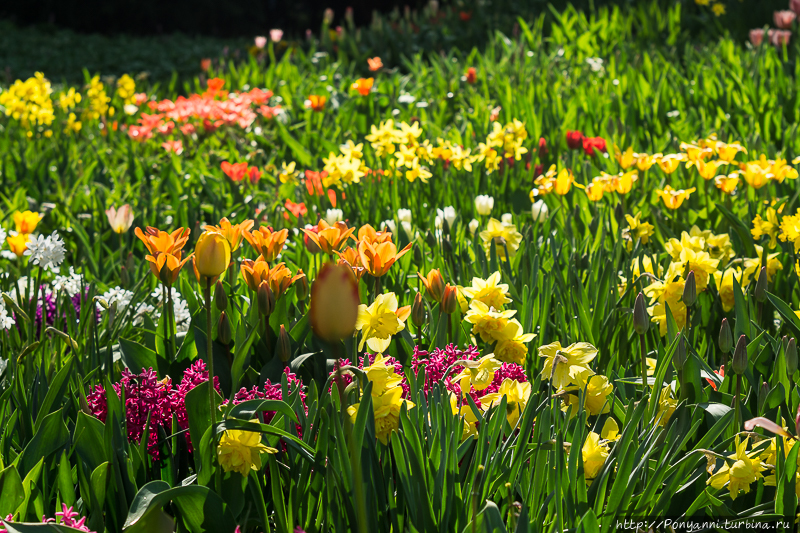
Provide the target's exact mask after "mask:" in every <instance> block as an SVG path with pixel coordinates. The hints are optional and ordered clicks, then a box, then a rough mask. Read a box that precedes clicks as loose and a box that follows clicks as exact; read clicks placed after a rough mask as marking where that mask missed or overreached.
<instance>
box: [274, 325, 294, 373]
mask: <svg viewBox="0 0 800 533" xmlns="http://www.w3.org/2000/svg"><path fill="white" fill-rule="evenodd" d="M275 353H276V354H278V357H280V359H281V361H283V362H284V363H288V362H289V358H290V357H291V356H292V344H291V341H290V340H289V334H288V333H286V328H285V327H284V326H283V324H281V330H280V332H278V342H276V343H275Z"/></svg>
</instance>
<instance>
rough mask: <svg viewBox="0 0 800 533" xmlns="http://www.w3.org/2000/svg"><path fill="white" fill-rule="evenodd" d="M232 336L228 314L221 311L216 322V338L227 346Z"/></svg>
mask: <svg viewBox="0 0 800 533" xmlns="http://www.w3.org/2000/svg"><path fill="white" fill-rule="evenodd" d="M232 338H233V333H232V332H231V322H230V320H228V315H226V314H225V311H223V312H222V313H221V314H220V315H219V322H218V323H217V340H218V341H219V342H221V343H222V344H224V345H226V346H227V345H228V344H230V343H231V339H232Z"/></svg>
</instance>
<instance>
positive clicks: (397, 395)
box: [347, 354, 414, 444]
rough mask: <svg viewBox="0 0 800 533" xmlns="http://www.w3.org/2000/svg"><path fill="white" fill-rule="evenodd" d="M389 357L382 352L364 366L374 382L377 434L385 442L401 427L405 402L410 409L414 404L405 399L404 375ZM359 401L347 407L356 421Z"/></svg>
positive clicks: (368, 376)
mask: <svg viewBox="0 0 800 533" xmlns="http://www.w3.org/2000/svg"><path fill="white" fill-rule="evenodd" d="M387 362H388V358H386V357H384V356H383V355H381V354H378V355H376V356H375V361H374V362H373V363H372V364H371V365H370V366H368V367H366V368H364V373H365V374H366V375H367V379H369V381H371V382H372V395H371V396H372V411H373V413H374V415H375V436H376V437H377V438H378V440H379V441H381V442H382V443H383V444H388V443H389V438H390V437H391V435H392V432H393V431H395V430H397V429H398V428H399V427H400V411H401V410H402V408H403V405H404V404H405V405H406V407H407V408H408V409H411V408H412V407H414V404H413V403H412V402H410V401H408V400H405V399H403V388H402V387H401V386H400V384H401V383H402V381H403V378H402V376H398V375H397V374H395V372H394V366H393V365H390V364H387ZM360 405H361V404H360V403H357V404H355V405H351V406H349V407H348V408H347V414H348V416H349V417H350V420H351V421H352V422H353V423H355V420H356V416H357V415H358V409H359V406H360Z"/></svg>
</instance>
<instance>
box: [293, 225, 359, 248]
mask: <svg viewBox="0 0 800 533" xmlns="http://www.w3.org/2000/svg"><path fill="white" fill-rule="evenodd" d="M355 230H356V229H355V228H348V227H347V224H345V223H344V222H342V221H339V222H337V223H336V224H334V225H333V226H331V225H329V224H328V223H327V222H325V221H324V220H320V221H319V223H318V224H317V232H316V233H315V232H313V231H309V230H307V229H303V232H304V233H305V234H306V235H307V236H308V238H309V239H311V240H312V241H314V242H315V243H316V244H317V246H319V248H320V250H322V251H323V252H325V253H326V254H328V255H331V254H333V253H334V252H337V251H339V250H340V249H341V248H342V246H343V245H344V243H345V242H347V239H348V238H349V237H350V236H351V235H353V232H354V231H355Z"/></svg>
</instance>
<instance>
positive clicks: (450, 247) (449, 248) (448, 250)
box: [442, 239, 453, 254]
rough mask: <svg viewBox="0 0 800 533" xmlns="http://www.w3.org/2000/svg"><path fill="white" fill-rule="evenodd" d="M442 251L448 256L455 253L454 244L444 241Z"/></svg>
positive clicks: (447, 240)
mask: <svg viewBox="0 0 800 533" xmlns="http://www.w3.org/2000/svg"><path fill="white" fill-rule="evenodd" d="M442 249H443V250H444V251H445V253H448V254H449V253H451V252H452V251H453V244H452V243H451V242H450V239H443V240H442Z"/></svg>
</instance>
